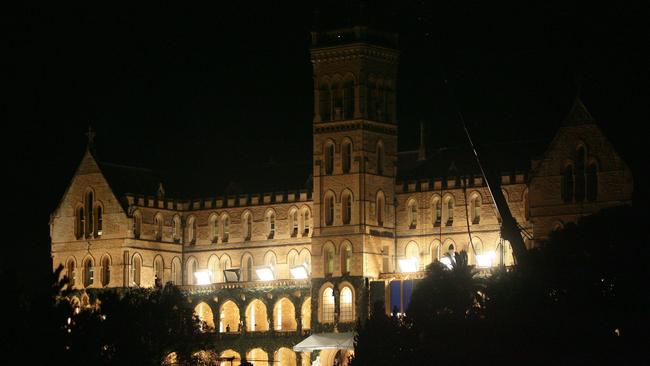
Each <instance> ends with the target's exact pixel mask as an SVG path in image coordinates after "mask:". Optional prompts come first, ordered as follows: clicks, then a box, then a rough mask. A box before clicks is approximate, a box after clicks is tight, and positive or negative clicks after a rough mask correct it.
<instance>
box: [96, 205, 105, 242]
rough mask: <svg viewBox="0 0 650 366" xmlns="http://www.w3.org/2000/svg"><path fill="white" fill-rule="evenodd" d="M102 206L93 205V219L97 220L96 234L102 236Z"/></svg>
mask: <svg viewBox="0 0 650 366" xmlns="http://www.w3.org/2000/svg"><path fill="white" fill-rule="evenodd" d="M102 211H103V209H102V206H99V205H97V206H95V219H96V220H97V225H96V228H97V236H102V234H103V233H104V213H103V212H102Z"/></svg>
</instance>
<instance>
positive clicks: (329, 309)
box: [318, 282, 334, 323]
mask: <svg viewBox="0 0 650 366" xmlns="http://www.w3.org/2000/svg"><path fill="white" fill-rule="evenodd" d="M318 300H319V301H318V322H319V323H333V322H334V285H333V284H332V283H331V282H326V283H324V284H323V285H322V286H321V288H320V289H319V290H318Z"/></svg>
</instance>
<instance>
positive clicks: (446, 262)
mask: <svg viewBox="0 0 650 366" xmlns="http://www.w3.org/2000/svg"><path fill="white" fill-rule="evenodd" d="M440 263H442V264H444V265H445V266H446V267H447V269H451V268H452V267H453V265H452V264H451V258H449V257H442V258H440Z"/></svg>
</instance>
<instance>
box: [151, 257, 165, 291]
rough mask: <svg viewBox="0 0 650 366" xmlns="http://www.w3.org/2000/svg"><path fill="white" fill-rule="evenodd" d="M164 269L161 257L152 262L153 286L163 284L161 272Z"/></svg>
mask: <svg viewBox="0 0 650 366" xmlns="http://www.w3.org/2000/svg"><path fill="white" fill-rule="evenodd" d="M164 269H165V264H164V262H163V259H162V257H161V256H157V257H156V259H154V261H153V275H154V278H153V283H154V286H162V284H163V272H164Z"/></svg>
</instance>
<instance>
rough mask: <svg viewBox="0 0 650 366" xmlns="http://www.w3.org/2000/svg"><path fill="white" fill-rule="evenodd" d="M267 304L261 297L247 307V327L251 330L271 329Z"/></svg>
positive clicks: (262, 330)
mask: <svg viewBox="0 0 650 366" xmlns="http://www.w3.org/2000/svg"><path fill="white" fill-rule="evenodd" d="M268 319H269V318H268V315H267V313H266V304H264V302H262V301H261V300H260V299H254V300H253V301H251V302H250V303H249V304H248V306H247V307H246V329H247V330H248V331H249V332H264V331H267V330H269V320H268Z"/></svg>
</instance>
